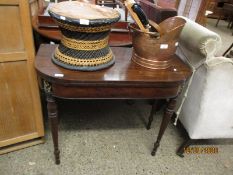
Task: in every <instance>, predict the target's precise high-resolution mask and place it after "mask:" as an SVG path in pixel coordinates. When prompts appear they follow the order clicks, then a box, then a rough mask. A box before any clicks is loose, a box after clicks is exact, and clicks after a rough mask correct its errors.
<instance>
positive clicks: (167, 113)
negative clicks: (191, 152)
mask: <svg viewBox="0 0 233 175" xmlns="http://www.w3.org/2000/svg"><path fill="white" fill-rule="evenodd" d="M175 105H176V98H171V99H169V102H168V104H167V107H166V109H165V112H164V116H163V120H162V123H161V126H160V130H159V135H158V137H157V140H156V142H155V143H154V148H153V151H152V152H151V155H152V156H155V153H156V151H157V149H158V147H159V144H160V141H161V138H162V136H163V134H164V131H165V130H166V128H167V126H168V123H169V121H170V120H171V117H172V115H173V113H174V108H175Z"/></svg>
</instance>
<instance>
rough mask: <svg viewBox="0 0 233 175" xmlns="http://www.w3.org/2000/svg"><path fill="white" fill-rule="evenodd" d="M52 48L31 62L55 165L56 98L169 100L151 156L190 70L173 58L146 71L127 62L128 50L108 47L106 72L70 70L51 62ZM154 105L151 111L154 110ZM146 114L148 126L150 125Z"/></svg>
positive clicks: (46, 47)
mask: <svg viewBox="0 0 233 175" xmlns="http://www.w3.org/2000/svg"><path fill="white" fill-rule="evenodd" d="M55 48H56V45H47V44H44V45H41V46H40V49H39V51H38V53H37V56H36V60H35V68H36V71H37V74H38V81H39V84H40V87H41V88H42V90H44V92H45V94H46V101H47V109H48V117H49V120H50V125H51V132H52V138H53V144H54V154H55V162H56V164H59V163H60V156H59V155H60V151H59V147H58V119H57V111H58V109H57V105H56V98H62V99H169V100H168V103H167V107H166V109H165V112H164V116H163V120H162V123H161V127H160V130H159V134H158V137H157V141H156V142H155V144H154V149H153V151H152V155H155V153H156V150H157V148H158V147H159V143H160V140H161V138H162V136H163V134H164V131H165V129H166V127H167V125H168V123H169V121H170V118H171V116H172V114H173V111H174V107H175V105H176V99H177V96H178V95H179V94H180V92H181V90H182V87H183V85H184V83H185V81H186V80H187V79H188V78H189V77H190V75H191V73H192V72H191V69H190V68H189V67H188V66H187V65H186V64H184V63H183V62H182V61H181V60H180V59H179V58H178V57H177V56H173V57H174V59H173V64H172V66H171V67H169V68H167V69H147V68H144V67H142V66H140V65H138V64H136V63H134V62H133V61H132V60H131V56H132V48H126V47H112V48H111V49H112V51H113V54H114V55H115V64H114V65H113V66H111V67H109V68H107V69H103V70H99V71H94V72H84V71H72V70H68V69H65V68H62V67H60V66H58V65H55V64H54V63H53V62H52V61H51V57H52V54H53V52H54V50H55ZM153 108H154V106H153V107H152V111H154V109H153ZM152 115H153V114H151V115H150V119H149V123H151V120H152Z"/></svg>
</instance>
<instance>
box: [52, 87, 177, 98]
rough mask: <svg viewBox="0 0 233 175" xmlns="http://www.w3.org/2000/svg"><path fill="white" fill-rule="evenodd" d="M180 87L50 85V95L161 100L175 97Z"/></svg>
mask: <svg viewBox="0 0 233 175" xmlns="http://www.w3.org/2000/svg"><path fill="white" fill-rule="evenodd" d="M179 90H180V86H175V87H132V86H130V87H121V86H116V87H108V86H107V87H106V86H103V87H101V86H97V87H94V86H91V87H87V86H80V87H77V86H63V85H58V84H52V94H53V96H55V97H59V98H69V99H75V98H84V99H86V98H91V99H95V98H96V99H101V98H102V99H108V98H115V99H130V98H139V99H142V98H147V99H150V98H151V99H156V98H157V99H161V98H172V97H176V96H177V94H178V93H179Z"/></svg>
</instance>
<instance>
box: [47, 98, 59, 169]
mask: <svg viewBox="0 0 233 175" xmlns="http://www.w3.org/2000/svg"><path fill="white" fill-rule="evenodd" d="M46 100H47V108H48V117H49V122H50V127H51V132H52V137H53V146H54V155H55V163H56V164H57V165H58V164H60V151H59V148H58V119H57V105H56V101H55V99H54V98H53V97H52V95H47V98H46Z"/></svg>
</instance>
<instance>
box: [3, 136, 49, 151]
mask: <svg viewBox="0 0 233 175" xmlns="http://www.w3.org/2000/svg"><path fill="white" fill-rule="evenodd" d="M44 142H45V140H44V137H39V138H36V139H33V140H29V141H25V142H21V143H17V144H14V145H10V146H5V147H2V148H0V155H1V154H6V153H9V152H12V151H17V150H20V149H24V148H27V147H30V146H34V145H38V144H41V143H44Z"/></svg>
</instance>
